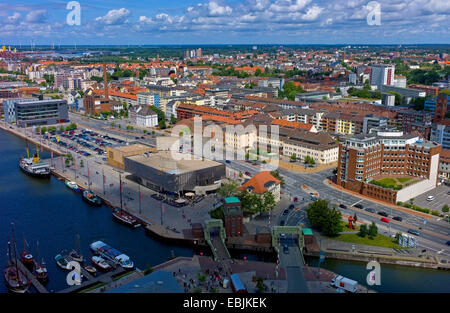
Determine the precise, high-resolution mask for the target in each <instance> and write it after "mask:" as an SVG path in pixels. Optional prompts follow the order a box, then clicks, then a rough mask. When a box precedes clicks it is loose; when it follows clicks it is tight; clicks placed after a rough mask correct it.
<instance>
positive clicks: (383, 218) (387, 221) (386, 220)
mask: <svg viewBox="0 0 450 313" xmlns="http://www.w3.org/2000/svg"><path fill="white" fill-rule="evenodd" d="M381 221H382V222H385V223H389V220H388V219H387V218H385V217H382V218H381Z"/></svg>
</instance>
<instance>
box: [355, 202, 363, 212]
mask: <svg viewBox="0 0 450 313" xmlns="http://www.w3.org/2000/svg"><path fill="white" fill-rule="evenodd" d="M354 207H355V208H358V209H361V210H362V209H364V206H363V205H362V204H361V203H358V204H355V205H354Z"/></svg>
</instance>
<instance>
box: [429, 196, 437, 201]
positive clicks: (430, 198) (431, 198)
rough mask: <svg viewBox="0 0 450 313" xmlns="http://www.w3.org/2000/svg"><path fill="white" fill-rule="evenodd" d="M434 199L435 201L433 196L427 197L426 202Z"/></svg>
mask: <svg viewBox="0 0 450 313" xmlns="http://www.w3.org/2000/svg"><path fill="white" fill-rule="evenodd" d="M434 199H436V198H435V197H434V196H428V197H427V201H433V200H434Z"/></svg>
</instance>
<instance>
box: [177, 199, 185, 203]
mask: <svg viewBox="0 0 450 313" xmlns="http://www.w3.org/2000/svg"><path fill="white" fill-rule="evenodd" d="M175 202H176V203H185V202H186V200H184V199H177V200H175Z"/></svg>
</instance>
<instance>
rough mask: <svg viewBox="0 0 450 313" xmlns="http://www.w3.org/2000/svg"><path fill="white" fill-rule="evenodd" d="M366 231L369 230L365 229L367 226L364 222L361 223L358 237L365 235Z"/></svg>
mask: <svg viewBox="0 0 450 313" xmlns="http://www.w3.org/2000/svg"><path fill="white" fill-rule="evenodd" d="M368 233H369V232H368V230H367V226H366V225H364V224H363V225H361V227H360V228H359V233H358V236H360V237H366V236H367V234H368Z"/></svg>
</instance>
